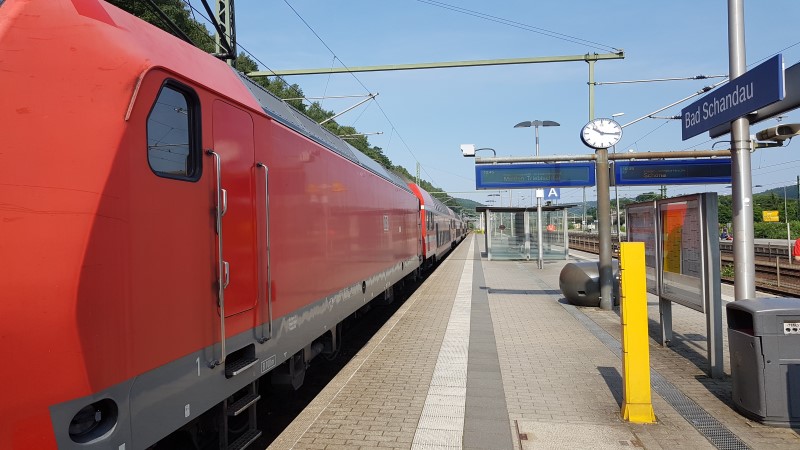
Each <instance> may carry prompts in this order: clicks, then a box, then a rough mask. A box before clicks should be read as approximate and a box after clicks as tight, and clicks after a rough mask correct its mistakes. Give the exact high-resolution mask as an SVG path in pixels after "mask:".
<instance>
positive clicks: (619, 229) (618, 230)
mask: <svg viewBox="0 0 800 450" xmlns="http://www.w3.org/2000/svg"><path fill="white" fill-rule="evenodd" d="M611 149H612V150H611V152H612V153H613V154H614V155H616V154H617V146H616V145H615V146H613V147H611ZM614 164H616V162H615V163H614ZM614 199H615V200H616V203H617V242H622V238H621V236H622V227H621V226H620V223H619V191H618V190H617V180H614Z"/></svg>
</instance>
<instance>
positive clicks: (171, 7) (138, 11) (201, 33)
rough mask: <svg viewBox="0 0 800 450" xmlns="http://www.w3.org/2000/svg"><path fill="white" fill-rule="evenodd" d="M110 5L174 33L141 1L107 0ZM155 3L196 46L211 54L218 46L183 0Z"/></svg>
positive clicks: (158, 1) (155, 0)
mask: <svg viewBox="0 0 800 450" xmlns="http://www.w3.org/2000/svg"><path fill="white" fill-rule="evenodd" d="M106 1H108V3H111V4H112V5H114V6H116V7H117V8H120V9H123V10H125V11H127V12H129V13H131V14H133V15H134V16H136V17H139V18H140V19H142V20H145V21H147V22H149V23H151V24H153V25H155V26H157V27H159V28H161V29H162V30H164V31H166V32H167V33H172V30H170V28H169V26H168V25H167V23H165V22H164V21H163V20H162V19H161V18H160V17H159V16H157V15H156V14H155V13H154V12H153V11H152V10H151V9H150V7H149V6H148V5H147V3H146V2H143V1H141V0H106ZM154 3H155V4H156V5H157V6H158V7H159V8H160V9H161V10H162V11H164V13H165V14H166V15H167V17H169V18H170V19H172V21H173V22H175V24H176V25H177V26H178V27H179V28H180V29H181V30H182V31H183V32H184V33H185V34H186V35H187V36H189V38H190V39H191V40H192V42H194V44H195V45H196V46H197V47H199V48H201V49H203V50H205V51H207V52H209V53H211V52H213V51H214V48H215V46H216V44H215V43H214V36H213V35H212V34H210V33H209V32H208V29H206V27H205V25H203V24H202V23H200V22H198V21H196V20H194V19H193V18H192V15H191V11H190V10H189V8H188V7H187V6H186V4H185V3H184V2H183V1H182V0H154Z"/></svg>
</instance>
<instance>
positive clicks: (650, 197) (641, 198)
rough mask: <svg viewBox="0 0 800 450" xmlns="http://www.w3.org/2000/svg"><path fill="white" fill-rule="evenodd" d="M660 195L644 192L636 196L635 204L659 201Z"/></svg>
mask: <svg viewBox="0 0 800 450" xmlns="http://www.w3.org/2000/svg"><path fill="white" fill-rule="evenodd" d="M660 199H661V195H660V194H656V193H655V192H645V193H644V194H639V195H637V196H636V202H649V201H652V200H660Z"/></svg>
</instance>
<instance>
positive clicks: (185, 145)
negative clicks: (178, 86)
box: [147, 86, 192, 177]
mask: <svg viewBox="0 0 800 450" xmlns="http://www.w3.org/2000/svg"><path fill="white" fill-rule="evenodd" d="M190 113H191V111H190V110H189V104H188V102H187V100H186V96H185V95H184V94H183V93H181V92H178V91H176V90H175V89H172V88H170V87H168V86H165V87H164V89H162V90H161V93H159V95H158V99H157V100H156V104H155V105H154V106H153V110H152V111H150V116H148V118H147V161H148V162H149V163H150V167H151V168H152V169H153V171H154V172H156V173H157V174H159V175H166V176H170V177H188V176H191V175H192V167H190V162H191V158H190V150H191V146H190V130H189V128H190V127H189V124H190V120H189V119H190Z"/></svg>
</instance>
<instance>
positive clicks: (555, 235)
mask: <svg viewBox="0 0 800 450" xmlns="http://www.w3.org/2000/svg"><path fill="white" fill-rule="evenodd" d="M573 206H575V205H556V206H542V242H541V243H540V242H539V241H538V240H537V237H538V228H537V227H538V226H539V223H538V214H537V209H536V207H535V206H533V207H527V208H513V207H512V208H502V207H478V208H476V210H477V212H479V213H482V214H483V216H484V217H483V223H484V224H486V233H485V239H486V249H487V257H488V258H489V260H490V261H491V260H536V259H538V257H539V245H542V259H545V260H566V259H567V256H568V254H569V244H568V240H567V230H568V226H569V224H568V223H567V210H568V209H569V208H572V207H573Z"/></svg>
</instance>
